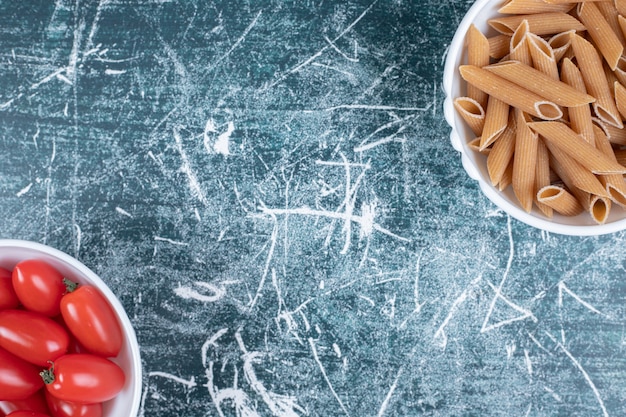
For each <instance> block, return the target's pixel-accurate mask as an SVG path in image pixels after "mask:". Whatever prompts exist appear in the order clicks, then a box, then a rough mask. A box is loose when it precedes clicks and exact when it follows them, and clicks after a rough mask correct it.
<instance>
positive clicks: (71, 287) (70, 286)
mask: <svg viewBox="0 0 626 417" xmlns="http://www.w3.org/2000/svg"><path fill="white" fill-rule="evenodd" d="M63 284H65V290H66V292H68V293H69V292H74V291H76V288H78V282H74V281H70V280H69V279H67V278H63Z"/></svg>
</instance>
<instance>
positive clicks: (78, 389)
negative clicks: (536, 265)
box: [41, 353, 126, 404]
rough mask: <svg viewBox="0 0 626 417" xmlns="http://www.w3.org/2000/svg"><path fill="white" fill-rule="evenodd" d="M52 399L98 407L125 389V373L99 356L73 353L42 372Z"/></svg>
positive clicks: (64, 356) (62, 357)
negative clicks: (98, 404) (95, 404)
mask: <svg viewBox="0 0 626 417" xmlns="http://www.w3.org/2000/svg"><path fill="white" fill-rule="evenodd" d="M41 376H42V378H43V380H44V382H45V383H46V389H47V390H48V392H49V393H50V394H52V395H53V396H55V397H57V398H59V399H61V400H64V401H70V402H75V403H79V404H92V403H101V402H104V401H108V400H110V399H111V398H114V397H115V396H116V395H117V394H118V393H119V392H120V391H121V390H122V388H123V387H124V382H125V379H126V376H125V375H124V371H122V369H121V368H120V367H119V366H118V365H117V364H116V363H114V362H112V361H110V360H109V359H106V358H103V357H101V356H98V355H92V354H88V353H72V354H67V355H63V356H61V357H60V358H59V359H57V360H56V361H54V363H53V364H52V366H51V367H50V369H48V370H47V371H43V372H41Z"/></svg>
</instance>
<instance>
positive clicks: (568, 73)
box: [561, 58, 595, 143]
mask: <svg viewBox="0 0 626 417" xmlns="http://www.w3.org/2000/svg"><path fill="white" fill-rule="evenodd" d="M561 79H562V80H563V82H565V83H566V84H568V85H570V86H572V87H573V88H575V89H576V90H578V91H580V92H583V93H586V92H587V89H586V88H585V81H584V80H583V77H582V75H581V74H580V71H579V70H578V68H577V67H576V65H574V63H572V61H571V60H569V59H567V58H566V59H564V60H563V63H562V64H561ZM568 115H569V122H570V127H571V128H572V130H573V131H574V132H576V133H578V134H579V135H580V136H582V137H583V138H584V139H585V140H586V141H587V142H589V143H595V140H594V134H593V122H592V119H591V108H590V107H589V106H576V107H571V108H569V109H568Z"/></svg>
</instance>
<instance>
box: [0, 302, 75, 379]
mask: <svg viewBox="0 0 626 417" xmlns="http://www.w3.org/2000/svg"><path fill="white" fill-rule="evenodd" d="M69 342H70V337H69V335H68V334H67V332H66V331H65V329H64V328H63V327H62V326H61V325H60V324H58V323H57V322H55V321H54V320H52V319H51V318H49V317H46V316H44V315H41V314H39V313H35V312H32V311H26V310H0V347H3V348H4V349H6V350H8V351H9V352H11V353H12V354H14V355H15V356H18V357H20V358H22V359H24V360H25V361H28V362H30V363H33V364H35V365H39V366H43V367H47V366H48V361H53V360H55V359H56V358H58V357H59V356H61V355H63V354H65V353H66V352H67V347H68V345H69Z"/></svg>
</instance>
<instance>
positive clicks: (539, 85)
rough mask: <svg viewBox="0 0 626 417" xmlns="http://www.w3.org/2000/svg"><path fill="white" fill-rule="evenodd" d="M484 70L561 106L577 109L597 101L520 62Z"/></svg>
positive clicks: (494, 65) (502, 64) (495, 65)
mask: <svg viewBox="0 0 626 417" xmlns="http://www.w3.org/2000/svg"><path fill="white" fill-rule="evenodd" d="M484 69H485V70H487V71H489V72H492V73H494V74H496V75H497V76H499V77H502V78H504V79H506V80H509V81H511V82H512V83H515V84H518V85H520V86H521V87H523V88H525V89H527V90H529V91H532V92H533V93H535V94H537V95H539V96H540V97H543V98H544V99H545V100H547V101H550V102H553V103H556V104H558V105H560V106H565V107H575V106H581V105H584V104H589V103H593V102H594V101H595V98H594V97H592V96H590V95H589V94H586V93H583V92H580V91H578V90H577V89H576V88H574V87H572V86H570V85H568V84H566V83H564V82H562V81H559V80H555V79H553V78H552V77H550V76H549V75H546V74H544V73H542V72H541V71H538V70H536V69H534V68H532V67H530V66H528V65H524V64H522V63H521V62H518V61H506V62H500V63H497V64H493V65H489V66H486V67H485V68H484Z"/></svg>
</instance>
